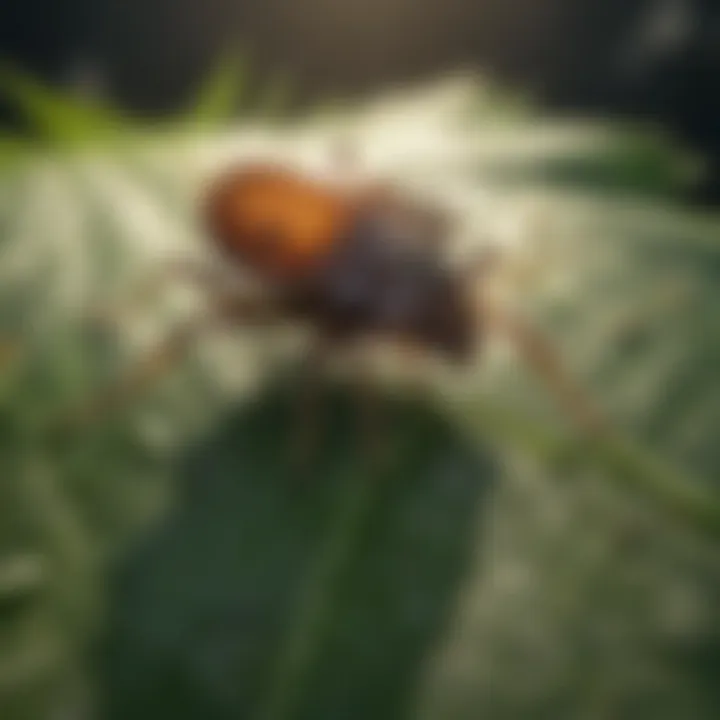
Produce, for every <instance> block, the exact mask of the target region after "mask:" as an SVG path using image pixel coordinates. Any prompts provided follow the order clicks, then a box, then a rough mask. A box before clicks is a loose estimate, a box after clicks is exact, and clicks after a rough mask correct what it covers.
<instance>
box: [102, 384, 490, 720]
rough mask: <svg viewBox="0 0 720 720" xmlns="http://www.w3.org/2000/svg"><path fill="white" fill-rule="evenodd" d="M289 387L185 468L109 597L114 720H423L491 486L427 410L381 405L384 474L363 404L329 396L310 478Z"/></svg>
mask: <svg viewBox="0 0 720 720" xmlns="http://www.w3.org/2000/svg"><path fill="white" fill-rule="evenodd" d="M296 392H297V387H293V386H292V384H290V385H288V384H287V383H284V382H282V383H278V384H274V385H273V386H271V387H269V388H266V389H264V390H263V391H262V392H260V393H259V395H258V396H257V397H256V398H255V399H254V400H253V401H252V402H250V403H249V404H248V405H247V406H245V407H243V408H241V409H237V410H235V411H233V412H232V413H231V414H230V415H229V416H228V417H226V418H225V419H224V421H223V422H221V423H220V424H219V426H218V427H217V428H216V429H215V430H214V431H213V432H212V433H211V434H210V435H209V436H208V437H206V438H205V439H204V440H202V441H201V442H199V443H198V444H197V445H196V446H195V447H192V448H189V449H187V451H186V452H185V453H184V454H183V456H182V457H180V458H179V462H178V466H177V473H178V477H177V479H178V498H177V505H176V507H175V509H174V511H173V512H171V513H170V514H169V515H168V517H167V519H166V520H165V522H164V523H163V524H162V525H161V526H159V527H156V528H155V529H154V530H153V532H152V534H151V536H149V537H146V538H145V539H144V541H143V542H142V544H141V545H140V546H139V547H138V548H136V550H135V551H134V552H133V553H131V555H130V556H129V557H128V558H126V560H125V562H124V563H123V566H122V567H120V568H118V569H117V572H116V576H115V581H114V584H113V592H112V602H111V612H110V625H109V627H110V632H109V634H108V635H107V636H106V638H105V639H104V643H103V647H102V651H101V654H100V655H101V663H100V664H99V666H98V667H99V668H100V674H101V676H102V677H101V681H102V682H101V684H102V686H103V688H104V704H105V710H106V713H105V716H106V717H108V718H111V719H114V718H118V719H119V718H123V719H124V718H128V717H133V718H153V720H158V718H165V717H167V718H173V719H174V720H181V719H187V720H194V719H195V718H197V719H198V720H199V719H200V718H202V719H203V720H206V719H212V718H217V719H223V720H224V719H225V718H240V717H242V718H246V717H247V718H257V719H258V720H259V719H261V718H262V720H271V719H272V720H278V719H280V718H282V719H286V718H288V719H289V718H308V719H309V718H314V719H317V720H322V719H323V718H328V719H330V718H339V717H342V718H347V719H350V718H358V719H360V718H363V719H364V718H401V717H411V716H412V713H413V704H414V700H415V694H416V692H415V691H416V689H417V686H418V684H419V683H420V682H422V674H423V672H425V671H426V669H427V666H428V663H429V662H431V661H432V658H433V655H434V652H435V651H436V650H437V649H438V646H439V644H440V643H441V642H442V639H443V635H444V632H445V630H446V627H447V623H448V621H449V620H450V619H451V614H452V612H453V609H454V606H455V603H456V600H457V595H458V591H459V589H460V584H461V583H462V580H463V578H464V576H465V575H466V573H467V571H468V569H469V563H470V561H471V559H472V555H473V552H474V550H475V549H476V545H477V540H478V530H479V529H481V526H482V522H481V520H482V510H483V506H484V504H485V502H484V501H485V499H486V497H487V491H488V490H489V489H490V487H491V484H492V483H491V480H492V479H493V478H494V476H495V469H494V466H493V463H492V461H491V459H490V457H489V456H488V454H487V453H486V452H485V451H484V450H482V449H480V448H478V447H476V446H474V444H473V443H472V442H471V441H469V440H468V439H467V438H465V437H464V436H463V433H462V431H461V429H460V428H458V427H455V426H454V425H453V424H452V423H451V422H450V421H449V420H447V419H446V418H444V417H443V415H442V414H441V412H440V410H439V409H438V408H436V407H434V406H433V405H432V404H431V403H429V402H428V401H425V400H422V399H420V398H416V397H408V396H404V395H386V396H383V398H382V399H381V402H382V412H383V416H384V420H385V422H386V427H387V433H386V440H387V442H388V445H389V446H390V447H391V448H392V450H393V451H394V455H393V457H392V459H390V460H388V463H387V464H386V465H384V466H383V468H382V469H381V470H373V467H372V465H369V464H368V462H367V458H366V453H365V452H364V447H363V442H362V439H363V438H362V435H361V434H360V433H359V432H358V426H357V420H356V407H355V404H354V395H353V390H352V388H350V387H348V386H344V385H340V384H336V383H332V384H327V385H326V386H325V387H323V388H322V393H323V395H324V397H323V398H322V400H323V404H322V407H323V411H324V412H323V418H324V422H323V427H324V433H323V436H322V438H321V442H320V444H319V446H318V452H317V454H316V457H315V461H314V465H313V470H312V473H308V474H307V475H306V476H304V477H299V476H293V474H292V473H291V471H290V467H291V466H290V465H289V464H288V462H287V457H286V455H285V453H284V448H286V447H287V445H288V442H289V440H290V437H291V433H292V431H293V428H294V427H296V426H295V425H294V423H295V421H296V420H297V414H296V413H295V412H294V408H295V405H294V402H295V393H296Z"/></svg>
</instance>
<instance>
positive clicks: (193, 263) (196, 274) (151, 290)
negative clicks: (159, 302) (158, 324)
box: [90, 258, 230, 325]
mask: <svg viewBox="0 0 720 720" xmlns="http://www.w3.org/2000/svg"><path fill="white" fill-rule="evenodd" d="M176 281H180V282H184V283H188V284H190V285H192V286H195V287H198V288H201V289H202V290H203V291H205V292H206V293H208V295H209V296H210V297H214V296H217V295H218V292H219V291H220V290H221V289H223V288H224V289H225V290H229V289H230V288H229V277H228V275H227V274H226V273H225V272H223V271H222V270H221V269H220V268H218V267H216V266H211V265H209V264H203V263H201V262H200V261H198V260H192V259H183V258H177V259H175V260H172V261H167V262H166V263H164V264H163V265H161V266H160V267H158V268H155V269H154V270H153V271H152V272H151V273H150V274H149V275H148V276H147V277H145V278H143V279H142V281H141V282H140V283H139V284H138V285H137V286H136V287H135V288H133V289H132V291H131V293H130V296H129V297H128V298H127V299H126V300H125V301H124V302H123V303H122V306H121V307H101V308H98V309H97V310H95V311H93V312H92V313H91V318H90V319H91V321H92V322H95V323H98V324H101V325H113V324H114V323H115V322H117V321H118V319H119V316H120V315H121V314H124V313H125V312H128V313H131V312H133V311H134V310H142V309H143V308H145V307H147V306H148V305H149V304H150V303H151V302H152V300H153V299H154V298H155V296H156V295H157V293H158V292H159V291H160V289H161V288H162V287H163V286H164V285H165V284H166V283H170V282H176Z"/></svg>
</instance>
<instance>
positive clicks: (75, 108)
mask: <svg viewBox="0 0 720 720" xmlns="http://www.w3.org/2000/svg"><path fill="white" fill-rule="evenodd" d="M0 96H2V97H4V98H5V99H6V100H7V101H8V102H9V103H10V104H11V105H12V106H13V107H15V108H17V109H18V110H19V111H20V112H21V113H22V114H23V115H24V116H25V118H26V119H27V120H28V122H29V123H30V124H31V125H32V127H33V129H34V130H35V132H37V133H38V134H39V135H40V137H41V139H42V140H44V141H46V142H48V143H50V144H53V145H59V146H68V145H77V144H78V143H85V142H87V141H88V140H95V139H98V138H102V139H108V138H112V137H117V136H118V135H120V134H122V132H123V131H124V130H125V131H126V130H127V129H128V128H129V126H130V123H129V121H128V120H127V119H125V118H123V117H122V116H120V115H119V114H117V113H115V112H114V111H113V110H111V109H110V108H107V107H105V106H103V105H100V104H99V103H90V102H87V101H80V100H78V99H75V98H71V97H69V96H68V95H67V94H65V93H63V92H61V91H58V90H53V89H51V88H49V87H47V86H45V85H43V84H42V83H40V82H38V81H37V80H35V79H33V78H31V77H30V76H29V75H27V74H25V73H23V72H22V71H20V70H17V69H16V68H14V67H12V66H11V65H9V64H7V63H4V64H0Z"/></svg>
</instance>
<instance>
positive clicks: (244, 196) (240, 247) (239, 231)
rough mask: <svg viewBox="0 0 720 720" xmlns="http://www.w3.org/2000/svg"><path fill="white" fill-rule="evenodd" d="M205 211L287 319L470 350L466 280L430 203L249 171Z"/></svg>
mask: <svg viewBox="0 0 720 720" xmlns="http://www.w3.org/2000/svg"><path fill="white" fill-rule="evenodd" d="M206 217H207V219H208V225H209V229H210V231H211V233H212V235H213V237H214V238H215V239H216V241H217V242H218V243H219V244H220V246H221V248H222V250H223V251H224V252H225V253H226V254H228V255H230V256H231V257H232V258H233V259H234V260H236V261H238V262H240V263H242V264H244V265H245V266H246V267H249V268H250V269H252V270H254V271H256V272H257V273H258V275H260V276H261V277H262V279H263V280H264V281H266V283H267V284H268V289H269V292H271V293H273V294H274V295H275V297H276V298H277V299H279V300H280V303H281V306H282V308H283V310H284V311H285V312H286V313H287V314H288V315H292V316H297V317H300V318H302V319H304V320H307V321H309V322H310V323H312V324H313V325H314V326H316V328H317V329H318V330H320V331H321V332H322V333H324V334H325V335H329V336H331V337H333V338H335V339H339V340H340V339H342V340H345V339H351V338H354V337H357V336H359V335H364V334H372V335H377V336H384V337H390V338H394V339H398V340H401V341H403V342H408V343H412V344H415V345H421V346H432V347H433V348H434V349H436V350H439V351H441V352H443V353H446V354H447V355H449V356H452V357H453V358H455V359H459V358H464V357H466V356H467V355H468V354H469V353H470V351H471V349H472V344H473V337H474V328H473V314H472V312H471V308H470V307H469V303H468V298H467V297H466V288H465V284H464V282H462V278H460V277H459V276H457V274H456V273H454V272H452V271H451V269H450V268H449V267H447V265H446V264H445V263H444V260H443V258H442V254H441V252H440V251H439V250H440V247H441V246H442V244H443V240H444V238H443V237H442V234H443V232H444V230H445V228H444V226H443V225H442V223H440V222H438V220H439V218H438V216H437V215H435V214H432V213H430V212H428V211H427V210H426V209H425V208H424V207H420V206H418V205H415V204H413V203H411V202H409V201H407V200H406V199H404V198H400V197H398V196H396V195H393V194H391V193H386V192H380V191H378V190H375V189H371V190H369V191H367V190H366V191H363V192H358V193H355V194H346V193H343V192H341V191H338V190H334V189H332V188H329V187H326V186H323V185H320V184H316V183H314V182H312V181H310V180H307V179H305V178H301V177H297V176H295V175H293V174H291V173H288V172H286V171H282V170H276V169H274V168H269V167H251V168H248V169H242V170H239V171H235V172H231V173H228V174H227V175H225V176H224V177H223V178H222V179H221V181H220V182H219V183H218V184H217V185H216V186H215V187H214V188H212V189H211V192H210V195H209V200H208V205H207V213H206Z"/></svg>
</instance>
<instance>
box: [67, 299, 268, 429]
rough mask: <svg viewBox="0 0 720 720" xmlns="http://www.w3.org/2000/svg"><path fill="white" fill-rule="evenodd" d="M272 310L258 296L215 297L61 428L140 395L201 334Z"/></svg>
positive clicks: (259, 317) (85, 421) (97, 417)
mask: <svg viewBox="0 0 720 720" xmlns="http://www.w3.org/2000/svg"><path fill="white" fill-rule="evenodd" d="M272 316H273V310H272V308H271V307H270V306H269V304H268V303H267V301H266V300H265V299H263V298H260V297H255V298H253V297H250V296H245V297H241V296H226V297H217V298H216V301H215V305H214V307H213V310H212V312H210V313H208V314H206V315H203V316H201V317H200V318H197V319H195V320H193V321H191V322H188V323H187V324H186V325H183V326H181V327H179V328H177V329H176V330H175V331H174V332H173V333H172V334H171V335H170V336H169V337H168V338H166V339H165V340H164V341H163V342H161V343H160V344H159V345H158V346H157V347H155V348H154V349H153V350H152V351H150V352H149V353H148V354H147V355H145V356H144V357H142V358H141V359H140V360H138V361H137V362H136V364H135V365H134V366H132V367H131V369H130V371H129V372H128V373H127V374H126V375H125V377H124V378H122V379H121V380H119V381H118V382H117V383H116V384H114V385H112V386H110V387H108V388H106V389H105V390H102V391H100V392H99V393H98V394H97V395H96V396H95V397H92V398H91V399H90V400H89V401H88V402H87V403H85V404H83V405H81V406H80V407H79V408H77V409H76V410H74V411H71V412H68V413H67V414H65V415H63V416H62V417H61V418H60V419H59V421H58V423H57V426H58V428H59V429H61V430H66V429H69V428H80V427H87V426H88V425H89V424H91V423H93V422H95V421H99V420H102V419H103V418H104V417H107V416H108V415H109V414H111V413H112V412H114V411H116V410H118V409H119V408H121V407H122V406H125V405H127V404H129V403H131V402H132V401H134V400H136V399H137V398H138V397H140V396H141V395H142V394H143V393H144V392H146V391H147V390H148V389H149V388H151V387H152V386H153V385H154V384H155V383H156V382H158V381H159V380H160V379H161V378H162V377H163V376H165V375H166V374H167V373H168V372H170V371H171V370H172V369H174V368H175V366H176V365H177V364H178V363H179V362H180V361H182V359H183V358H184V357H185V356H186V354H187V352H188V350H189V349H190V347H191V346H192V345H193V344H194V343H195V341H196V340H197V339H198V338H199V337H200V335H201V334H202V333H204V332H206V331H209V330H211V329H215V328H217V327H218V326H231V325H233V324H237V323H244V324H250V323H257V322H264V321H267V320H270V319H271V318H272Z"/></svg>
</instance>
